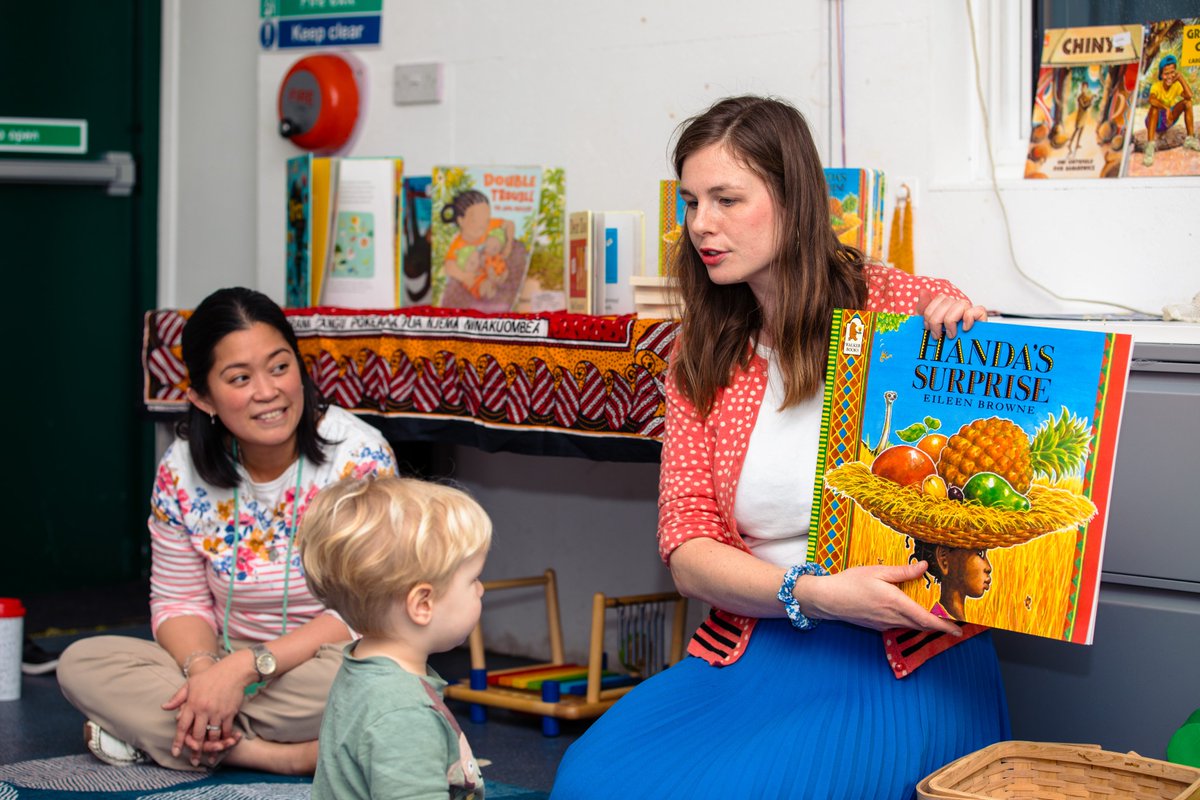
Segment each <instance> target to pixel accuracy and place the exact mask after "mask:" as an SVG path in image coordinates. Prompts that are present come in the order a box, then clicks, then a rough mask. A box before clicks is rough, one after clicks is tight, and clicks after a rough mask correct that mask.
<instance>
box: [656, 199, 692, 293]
mask: <svg viewBox="0 0 1200 800" xmlns="http://www.w3.org/2000/svg"><path fill="white" fill-rule="evenodd" d="M686 213H687V203H685V202H683V198H682V197H680V196H679V181H659V182H658V274H659V275H666V274H667V265H668V264H669V263H670V257H671V251H672V248H674V247H675V246H676V245H677V244H678V243H679V239H680V237H681V236H682V235H683V217H684V215H685V214H686Z"/></svg>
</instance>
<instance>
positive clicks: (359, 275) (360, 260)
mask: <svg viewBox="0 0 1200 800" xmlns="http://www.w3.org/2000/svg"><path fill="white" fill-rule="evenodd" d="M403 171H404V162H403V160H402V159H399V158H345V159H341V161H340V163H339V165H338V177H337V194H336V201H335V204H334V208H335V213H334V215H333V230H332V239H333V241H332V247H333V253H332V257H331V258H330V261H329V265H328V268H327V270H326V274H325V279H324V282H323V283H324V285H323V287H322V289H321V304H322V305H328V306H340V307H342V308H395V307H396V306H397V304H398V302H399V297H398V293H399V289H400V239H399V237H398V235H397V230H398V227H397V223H399V222H400V219H401V209H400V203H401V198H402V197H403V191H404V177H403V176H404V172H403Z"/></svg>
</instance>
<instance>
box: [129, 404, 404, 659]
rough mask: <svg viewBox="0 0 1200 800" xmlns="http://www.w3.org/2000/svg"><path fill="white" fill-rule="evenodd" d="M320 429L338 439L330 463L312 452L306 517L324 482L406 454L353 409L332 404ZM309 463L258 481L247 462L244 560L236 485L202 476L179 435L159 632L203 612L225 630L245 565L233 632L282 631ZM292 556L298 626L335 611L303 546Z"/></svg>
mask: <svg viewBox="0 0 1200 800" xmlns="http://www.w3.org/2000/svg"><path fill="white" fill-rule="evenodd" d="M317 429H318V431H319V432H320V434H321V436H323V437H325V439H327V440H329V441H331V442H333V444H331V445H330V446H328V447H326V448H325V456H326V458H325V463H324V464H321V465H320V466H317V465H315V464H313V463H312V462H310V461H309V460H308V459H304V467H303V470H302V471H301V473H300V498H301V499H300V510H299V513H297V514H295V518H296V520H297V521H299V520H300V519H302V518H303V516H304V510H305V509H306V508H308V504H309V503H311V502H312V499H313V497H315V496H316V494H317V491H318V490H320V489H321V488H323V487H324V486H327V485H328V484H330V483H333V482H334V481H337V480H338V479H340V478H343V477H347V476H350V475H353V476H355V477H362V476H364V475H369V474H373V473H377V474H385V475H386V474H392V473H394V472H395V471H396V457H395V456H394V455H393V454H392V448H391V447H390V446H389V445H388V443H387V440H386V439H385V438H384V436H383V434H382V433H380V432H379V431H378V430H376V429H375V428H373V427H371V426H370V425H368V424H367V423H365V422H363V421H362V420H360V419H358V418H357V417H355V416H354V415H353V414H351V413H350V412H348V411H346V410H344V409H342V408H338V407H337V406H330V407H329V408H328V409H327V410H326V412H325V416H324V417H323V418H322V419H321V422H320V424H319V425H318V428H317ZM299 463H300V462H299V461H297V462H294V463H293V464H292V465H291V466H290V467H288V468H287V469H286V470H284V472H283V474H282V475H280V476H279V477H278V478H276V479H274V480H272V481H267V482H264V483H255V482H253V481H251V480H250V477H249V476H248V475H247V473H246V471H245V470H244V469H243V468H242V467H241V466H240V465H239V467H238V474H239V476H240V477H241V484H240V486H239V487H238V517H239V519H240V520H241V524H240V526H239V527H240V528H241V531H240V533H241V535H240V538H238V544H237V560H236V564H235V562H234V557H233V556H234V540H235V534H234V528H233V489H217V488H215V487H213V486H210V485H208V484H207V483H205V482H204V481H203V480H202V479H201V478H200V476H199V475H198V474H197V473H196V469H195V467H194V466H193V464H192V457H191V450H190V448H189V446H188V443H187V442H186V441H184V440H181V439H176V440H175V441H174V442H173V443H172V444H171V446H170V447H168V448H167V451H166V452H165V453H164V454H163V457H162V460H161V461H160V462H159V464H158V474H157V475H156V477H155V481H154V489H153V491H152V493H151V497H150V502H151V514H150V520H149V526H150V551H151V561H150V615H151V616H150V623H151V627H152V628H153V629H154V630H158V626H159V625H161V624H162V623H163V622H164V621H165V620H168V619H171V618H172V617H178V616H196V617H199V618H201V619H203V620H205V621H206V622H208V624H209V625H210V626H211V627H212V628H213V630H214V631H217V632H218V633H219V632H220V628H221V626H222V623H223V620H224V615H225V603H226V598H228V596H229V589H230V570H231V569H236V577H235V580H234V581H233V583H234V588H233V601H232V603H231V606H230V615H229V635H230V636H231V637H235V638H242V639H252V640H258V641H267V640H270V639H274V638H276V637H278V636H279V635H280V634H281V632H282V623H283V614H282V612H283V586H284V573H285V567H286V562H287V551H288V542H290V541H291V540H292V537H294V536H295V535H296V531H295V528H294V526H293V524H292V519H293V512H292V505H293V502H294V495H295V494H296V477H297V476H296V470H297V465H298V464H299ZM291 563H292V566H291V568H290V569H288V570H286V572H287V583H288V628H289V630H294V629H295V628H296V627H298V626H299V625H302V624H304V623H305V622H308V621H309V620H311V619H313V618H314V617H316V616H317V615H318V614H320V613H322V612H323V611H325V608H324V606H322V605H321V603H320V602H319V601H318V600H317V599H316V598H315V597H313V596H312V594H310V593H309V591H308V587H307V586H306V585H305V583H304V573H303V571H302V570H301V568H300V551H299V549H298V548H295V547H293V548H292V559H291Z"/></svg>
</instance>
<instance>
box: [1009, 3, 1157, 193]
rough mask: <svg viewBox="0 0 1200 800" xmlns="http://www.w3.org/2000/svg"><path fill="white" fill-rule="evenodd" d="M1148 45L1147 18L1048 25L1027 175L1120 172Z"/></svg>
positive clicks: (1088, 175)
mask: <svg viewBox="0 0 1200 800" xmlns="http://www.w3.org/2000/svg"><path fill="white" fill-rule="evenodd" d="M1141 52H1142V26H1140V25H1108V26H1092V27H1086V28H1051V29H1049V30H1047V31H1046V32H1045V36H1044V37H1043V39H1042V58H1041V65H1040V69H1039V71H1038V80H1037V88H1036V90H1035V92H1034V99H1033V111H1032V115H1031V118H1030V130H1029V149H1028V151H1027V152H1026V156H1025V177H1026V178H1116V177H1118V176H1120V174H1121V162H1122V159H1123V157H1124V153H1125V150H1126V148H1127V143H1128V142H1127V137H1128V131H1129V122H1130V117H1131V113H1132V111H1131V103H1132V98H1133V89H1134V87H1135V86H1136V85H1137V75H1138V69H1139V64H1140V58H1141Z"/></svg>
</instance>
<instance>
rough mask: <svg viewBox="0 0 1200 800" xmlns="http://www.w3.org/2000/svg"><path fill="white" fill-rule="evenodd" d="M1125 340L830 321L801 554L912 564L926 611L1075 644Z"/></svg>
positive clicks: (1086, 620) (1103, 511)
mask: <svg viewBox="0 0 1200 800" xmlns="http://www.w3.org/2000/svg"><path fill="white" fill-rule="evenodd" d="M1131 348H1132V342H1131V337H1130V336H1128V335H1126V334H1114V333H1108V334H1106V333H1099V332H1093V331H1082V330H1063V329H1057V328H1046V327H1041V326H1027V325H1014V324H1008V323H1002V322H980V323H976V324H975V325H974V326H972V328H971V330H970V331H969V332H962V331H960V332H959V334H958V336H956V337H955V338H953V339H942V340H937V339H933V338H931V337H930V336H929V334H928V333H927V332H926V331H925V329H924V323H923V320H922V318H921V317H918V316H913V317H910V316H906V315H902V314H883V313H871V312H863V311H850V310H844V309H842V310H837V311H835V312H834V321H833V329H832V335H831V339H830V346H829V359H828V362H827V367H826V378H825V397H824V409H823V412H822V419H821V439H820V448H819V451H818V458H817V481H816V486H815V489H814V496H813V513H812V519H811V524H810V530H811V531H812V532H813V534H812V535H810V537H809V551H808V558H809V560H810V561H815V562H817V563H819V564H820V565H821V566H823V567H825V568H826V569H827V570H829V571H830V572H838V571H841V570H843V569H847V568H850V567H855V566H860V565H874V564H891V565H904V564H909V563H915V562H918V561H925V562H927V563H928V565H929V566H928V570H927V571H926V573H925V574H924V575H923V576H922V577H920V578H918V579H916V580H913V581H910V582H908V583H907V584H902V585H901V587H900V588H901V589H903V590H904V592H905V593H906V594H908V595H909V596H910V597H912V598H913V599H914V600H916V601H917V602H918V603H920V604H921V605H922V606H923V607H925V608H928V609H930V610H931V611H932V612H933V613H935V614H937V615H939V616H943V617H947V618H950V619H956V620H961V621H966V622H975V623H980V624H983V625H988V626H991V627H997V628H1004V629H1007V630H1012V631H1019V632H1021V633H1029V634H1034V635H1037V636H1044V637H1048V638H1052V639H1059V640H1062V641H1068V642H1076V643H1081V644H1088V643H1091V640H1092V632H1093V629H1094V625H1095V614H1096V603H1097V597H1098V593H1099V585H1100V570H1101V562H1102V558H1103V553H1104V536H1105V525H1106V522H1107V516H1108V506H1109V500H1110V489H1111V486H1112V476H1113V461H1114V458H1115V455H1116V448H1117V431H1118V429H1119V427H1120V422H1121V409H1122V404H1123V401H1124V396H1125V385H1126V381H1127V379H1128V374H1129V357H1130V351H1131Z"/></svg>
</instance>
